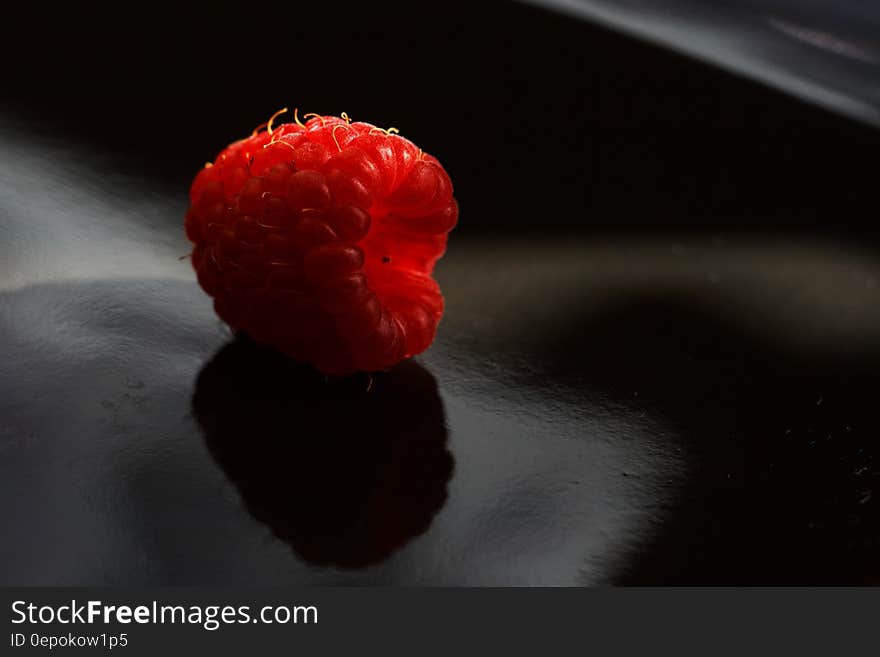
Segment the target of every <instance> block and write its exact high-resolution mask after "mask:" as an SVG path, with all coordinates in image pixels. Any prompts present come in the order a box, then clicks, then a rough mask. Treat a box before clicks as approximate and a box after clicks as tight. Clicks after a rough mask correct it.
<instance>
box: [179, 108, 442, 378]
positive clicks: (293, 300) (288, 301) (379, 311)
mask: <svg viewBox="0 0 880 657" xmlns="http://www.w3.org/2000/svg"><path fill="white" fill-rule="evenodd" d="M286 111H287V110H286V109H284V110H281V111H279V112H277V113H276V114H275V115H273V117H272V118H271V119H270V120H269V121H268V123H267V124H266V125H265V126H260V128H258V129H257V130H255V131H254V132H253V134H251V136H250V137H248V138H246V139H242V140H239V141H236V142H233V143H232V144H230V145H229V146H227V147H226V148H225V149H224V150H223V151H222V152H221V153H220V154H219V155H218V156H217V158H216V159H215V160H214V162H213V163H210V162H209V163H207V164H206V165H205V168H203V169H202V170H201V171H200V172H199V173H198V175H197V176H196V177H195V179H194V180H193V183H192V187H191V188H190V208H189V210H188V211H187V214H186V220H185V229H186V235H187V237H188V238H189V240H190V241H191V242H192V243H193V250H192V254H191V256H192V265H193V268H194V269H195V272H196V275H197V277H198V281H199V284H200V285H201V287H202V289H204V290H205V292H207V293H208V294H209V295H210V296H211V297H213V299H214V309H215V311H216V312H217V314H218V315H219V316H220V318H221V319H222V320H223V321H224V322H226V323H227V324H228V325H229V326H230V327H231V328H232V329H233V330H235V331H241V332H243V333H245V334H247V335H248V336H250V337H251V338H252V339H253V340H255V341H257V342H259V343H262V344H266V345H269V346H272V347H274V348H276V349H277V350H279V351H281V352H283V353H284V354H286V355H288V356H289V357H291V358H293V359H294V360H297V361H301V362H306V363H310V364H312V365H313V366H314V367H316V368H317V369H318V370H320V371H321V372H323V373H325V374H328V375H335V376H342V375H346V374H351V373H354V372H357V371H364V372H374V371H378V370H385V369H388V368H390V367H391V366H393V365H394V364H396V363H398V362H400V361H401V360H403V359H405V358H409V357H411V356H414V355H415V354H418V353H421V352H422V351H424V350H425V349H427V348H428V347H429V346H430V345H431V343H432V342H433V341H434V336H435V333H436V331H437V325H438V323H439V322H440V318H441V316H442V314H443V296H442V295H441V293H440V287H439V286H438V285H437V283H436V282H435V281H434V279H433V278H432V272H433V269H434V265H435V263H436V262H437V260H439V259H440V257H441V256H442V255H443V253H444V252H445V250H446V241H447V235H448V233H449V231H450V230H451V229H452V228H453V227H454V226H455V224H456V221H457V220H458V204H457V202H456V200H455V198H454V197H453V190H452V182H451V180H450V179H449V176H448V175H447V173H446V171H445V169H444V168H443V166H442V165H441V164H440V162H438V161H437V159H436V158H434V157H432V156H430V155H428V154H427V153H425V152H423V151H422V150H421V149H420V148H419V147H418V146H416V145H415V144H413V143H412V142H411V141H409V140H408V139H405V138H404V137H401V136H400V135H399V134H396V133H397V130H396V129H394V128H389V129H387V130H385V129H382V128H377V127H376V126H374V125H371V124H369V123H363V122H352V121H351V119H349V118H348V116H347V115H346V114H345V113H343V114H342V115H341V117H335V116H320V115H317V114H307V115H305V116H304V117H303V118H304V119H306V121H305V123H303V121H301V120H300V118H299V116H298V112H296V111H294V121H293V122H292V123H284V124H281V125H278V126H276V127H274V128H273V122H274V119H276V118H277V117H278V116H279V115H280V114H282V113H284V112H286ZM264 127H265V129H263V128H264Z"/></svg>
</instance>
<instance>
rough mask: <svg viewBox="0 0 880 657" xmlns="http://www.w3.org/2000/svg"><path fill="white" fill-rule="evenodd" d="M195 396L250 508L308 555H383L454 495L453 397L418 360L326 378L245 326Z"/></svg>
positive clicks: (342, 561) (344, 559)
mask: <svg viewBox="0 0 880 657" xmlns="http://www.w3.org/2000/svg"><path fill="white" fill-rule="evenodd" d="M368 387H369V389H368ZM192 407H193V411H194V414H195V417H196V419H197V420H198V422H199V424H200V426H201V428H202V431H203V433H204V436H205V441H206V443H207V446H208V448H209V450H210V451H211V453H212V454H213V456H214V457H215V459H216V460H217V462H218V463H219V464H220V466H221V467H222V468H223V470H224V472H225V473H226V475H227V476H228V477H229V479H230V480H231V481H232V482H234V483H235V485H236V486H237V487H238V489H239V491H240V493H241V496H242V498H243V501H244V503H245V506H246V507H247V509H248V510H249V511H250V513H251V514H252V515H253V516H254V517H255V518H257V519H258V520H260V521H261V522H264V523H266V524H267V525H269V527H270V528H271V529H272V531H273V532H274V533H275V535H276V536H278V537H279V538H281V539H283V540H284V541H286V542H287V543H289V544H290V545H291V546H292V547H293V549H294V551H296V553H297V554H299V555H300V556H301V557H302V558H303V559H305V560H306V561H308V562H310V563H313V564H317V565H333V566H338V567H343V568H360V567H364V566H367V565H370V564H375V563H378V562H380V561H383V560H385V559H387V558H388V557H389V556H391V555H392V554H393V553H394V552H396V551H397V550H398V549H400V548H401V547H403V546H404V545H405V544H406V543H408V542H409V541H410V540H411V539H412V538H414V537H415V536H418V535H419V534H422V533H423V532H425V531H426V530H427V529H428V527H429V526H430V524H431V522H432V519H433V517H434V515H435V514H436V513H437V512H438V511H439V510H440V508H441V507H442V506H443V504H444V502H445V501H446V495H447V493H446V487H447V483H448V482H449V479H450V477H451V475H452V470H453V464H454V461H453V458H452V455H451V454H450V452H449V451H448V450H447V447H446V442H447V433H446V427H445V421H444V411H443V404H442V402H441V400H440V397H439V395H438V392H437V384H436V381H435V380H434V377H433V376H432V375H431V374H430V373H429V372H428V371H427V370H425V369H424V368H423V367H421V366H420V365H419V364H418V363H416V362H414V361H407V362H404V363H401V364H400V365H398V366H397V367H395V368H393V369H392V370H390V371H389V372H385V373H382V374H378V375H374V377H373V381H372V384H370V380H369V378H368V377H367V376H366V375H364V376H362V377H361V376H357V377H349V378H346V379H340V380H332V379H331V380H326V379H325V377H324V376H322V375H321V374H319V373H317V372H316V371H315V370H313V369H312V368H310V367H307V366H303V365H299V364H297V363H294V362H292V361H290V360H289V359H287V358H285V357H283V356H281V355H280V354H279V353H277V352H275V351H273V350H270V349H267V348H264V347H261V346H258V345H256V344H255V343H253V342H252V341H251V340H249V339H248V338H246V337H243V336H242V337H238V338H236V339H235V340H234V341H232V342H230V343H228V344H227V345H226V346H224V347H223V348H222V349H220V350H219V351H218V352H217V353H216V354H215V355H214V357H213V358H212V359H211V361H210V362H208V364H207V365H205V367H204V368H203V369H202V371H201V372H200V373H199V376H198V379H197V382H196V388H195V393H194V395H193V399H192Z"/></svg>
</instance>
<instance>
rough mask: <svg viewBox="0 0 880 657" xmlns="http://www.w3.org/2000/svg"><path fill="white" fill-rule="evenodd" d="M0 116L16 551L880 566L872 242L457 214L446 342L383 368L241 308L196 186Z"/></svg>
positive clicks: (481, 570) (1, 450) (21, 558)
mask: <svg viewBox="0 0 880 657" xmlns="http://www.w3.org/2000/svg"><path fill="white" fill-rule="evenodd" d="M4 139H5V140H6V141H5V145H6V147H7V149H8V150H7V152H15V153H16V158H15V160H14V161H15V166H10V165H9V162H10V161H11V160H10V159H9V158H7V159H5V160H4V166H5V168H4V169H3V177H4V181H5V182H6V190H7V192H6V195H5V197H4V200H3V208H2V209H3V215H2V217H3V222H2V229H3V235H4V240H3V257H2V259H0V263H2V267H3V268H4V278H3V283H4V285H3V287H4V289H3V291H2V293H0V342H2V344H3V345H4V349H3V350H2V352H0V377H2V378H0V386H2V389H0V418H2V424H0V455H2V458H0V487H2V495H0V500H2V501H0V508H2V517H3V519H4V525H5V528H4V536H5V538H4V540H3V542H2V546H0V563H2V564H3V566H2V571H0V574H2V582H3V583H5V584H62V583H63V584H258V585H271V584H292V583H295V584H338V583H371V584H378V583H381V584H468V585H489V584H528V585H532V584H543V585H573V584H596V583H609V582H611V583H639V584H641V583H655V582H666V583H764V584H767V583H853V582H855V583H860V582H868V581H873V578H875V577H876V575H877V562H876V554H877V537H878V535H880V514H878V503H880V500H878V499H877V495H876V490H877V483H878V478H880V463H878V460H877V452H878V447H877V443H876V436H877V429H878V424H880V420H878V415H877V413H876V398H877V390H878V380H877V379H878V375H877V372H878V368H877V365H878V354H880V304H878V301H880V287H878V285H880V260H878V258H877V257H876V255H875V254H874V253H873V252H872V251H871V250H870V249H864V250H863V249H855V248H854V247H844V246H835V245H832V244H830V243H823V242H815V241H814V242H808V241H802V242H796V241H794V242H793V241H790V240H789V241H783V240H779V239H771V238H767V237H757V236H753V237H748V236H746V235H741V236H739V237H730V238H720V237H716V238H709V237H696V236H691V237H688V238H681V239H678V238H673V237H667V238H663V239H661V238H657V237H646V236H639V235H637V234H629V235H627V236H625V237H621V238H614V237H608V236H605V237H603V236H600V235H592V236H590V235H580V236H577V235H575V236H571V237H565V238H564V239H563V238H555V239H548V240H544V241H541V240H534V239H532V240H523V239H517V238H516V237H515V236H511V237H507V238H503V239H502V238H499V239H493V240H486V239H479V238H476V237H467V236H465V237H464V238H462V239H458V240H456V239H453V241H452V243H451V247H450V252H449V254H448V256H447V258H446V259H444V260H443V261H442V263H441V265H440V267H439V269H438V276H439V278H440V280H441V283H442V285H443V289H444V291H445V293H446V296H447V300H448V307H449V311H448V315H447V316H446V318H445V319H444V322H443V324H442V329H441V333H440V337H439V340H438V342H437V343H436V344H435V345H434V347H433V348H432V349H431V350H430V351H429V352H428V353H427V354H425V355H424V356H423V357H420V358H418V359H417V360H416V361H415V362H411V363H406V364H404V365H401V366H400V367H398V368H395V369H394V370H392V371H391V372H389V373H385V374H380V375H377V376H376V377H374V381H373V383H372V386H371V387H370V390H369V391H367V387H368V380H367V379H366V378H365V377H360V378H355V379H352V380H349V381H344V382H335V383H333V382H331V383H326V382H324V381H323V380H322V379H321V378H320V377H316V376H314V375H313V374H311V373H309V372H308V370H304V369H303V368H300V367H298V366H296V365H294V364H291V363H288V362H286V361H284V360H281V359H278V357H276V356H274V355H273V354H271V353H268V352H265V351H262V350H260V349H257V348H255V347H253V345H250V344H249V343H247V342H246V341H236V340H233V339H232V336H230V335H229V334H228V332H226V331H225V329H224V328H223V327H222V326H221V325H220V324H219V322H218V320H217V319H216V318H215V317H214V315H213V313H212V311H211V309H210V304H209V302H208V300H207V299H206V298H205V296H204V295H203V294H202V293H201V292H200V290H199V289H198V288H197V286H196V285H195V283H194V282H193V281H192V276H191V274H190V273H189V270H188V266H187V263H185V262H180V261H179V260H178V256H179V254H180V253H184V252H185V250H186V245H185V244H184V242H183V240H182V237H181V236H180V235H179V233H176V232H175V231H173V230H170V229H164V228H163V227H162V226H163V224H162V223H161V222H159V221H157V220H153V219H150V216H151V215H150V214H149V213H159V214H161V215H163V216H165V215H167V216H169V217H172V218H173V217H175V216H179V215H180V214H181V212H182V199H178V198H166V197H164V196H162V195H160V194H158V193H150V192H149V191H145V189H144V188H143V187H142V186H138V185H134V184H130V183H126V182H125V181H123V180H120V181H117V182H116V184H114V185H112V186H109V187H108V186H106V185H103V184H100V183H97V182H95V177H94V176H95V174H94V172H93V170H92V169H90V168H88V167H86V166H84V165H81V164H76V163H75V160H74V158H72V157H70V153H67V152H65V151H63V150H60V149H55V150H52V148H50V147H49V146H46V145H37V146H35V145H32V144H30V143H29V142H28V141H27V140H24V139H22V138H17V137H14V136H10V135H9V134H7V136H6V137H5V138H4ZM37 163H39V164H40V166H37ZM37 185H39V186H40V187H41V188H43V189H45V188H46V186H47V185H48V187H49V188H50V189H51V190H52V192H51V194H44V195H35V194H33V193H31V191H30V190H32V189H34V187H35V186H37ZM111 190H112V193H111ZM147 190H148V188H147ZM144 199H147V200H148V201H149V202H147V201H146V200H144ZM145 208H146V210H145Z"/></svg>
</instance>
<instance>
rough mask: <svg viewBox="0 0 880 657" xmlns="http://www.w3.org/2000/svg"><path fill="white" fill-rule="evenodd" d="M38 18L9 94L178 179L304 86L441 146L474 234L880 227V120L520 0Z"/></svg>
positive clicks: (20, 39)
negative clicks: (844, 112) (876, 123)
mask: <svg viewBox="0 0 880 657" xmlns="http://www.w3.org/2000/svg"><path fill="white" fill-rule="evenodd" d="M22 24H23V26H24V29H15V28H14V26H13V27H12V28H10V27H9V26H10V24H9V23H8V24H7V33H6V34H5V37H4V44H3V48H4V49H5V50H6V53H7V54H6V55H5V57H4V59H5V61H6V67H5V68H6V69H7V70H6V73H5V74H4V84H3V88H2V91H0V93H2V96H3V101H4V104H5V105H6V106H7V108H9V109H10V110H11V111H13V112H15V113H16V114H18V115H20V116H23V117H25V118H26V120H27V122H28V123H30V124H31V125H32V126H33V127H34V129H36V130H39V131H41V132H48V133H51V134H59V135H63V136H64V137H75V138H77V139H79V140H81V141H82V142H83V143H85V144H87V145H88V146H89V147H90V148H93V149H94V148H97V149H98V150H99V152H104V153H105V154H109V155H111V156H113V157H116V158H119V160H120V166H122V167H125V168H127V169H128V170H129V171H138V172H141V173H142V175H144V176H146V177H149V178H151V179H153V180H161V181H162V182H164V183H166V184H167V185H168V189H169V190H173V191H179V190H180V189H181V188H182V187H185V186H186V185H187V184H188V182H189V180H190V179H191V176H192V175H193V172H194V171H196V170H197V169H198V166H199V165H200V163H201V162H202V161H204V160H206V159H211V158H213V155H214V154H215V153H216V152H217V151H218V150H219V148H220V147H221V146H222V145H223V144H225V143H227V142H228V141H231V140H232V139H235V138H239V137H240V136H243V135H245V134H247V133H248V132H249V131H250V129H251V128H252V127H253V126H256V125H258V124H260V123H262V122H263V121H265V120H266V118H268V116H269V115H270V114H271V113H272V112H274V111H275V110H276V109H279V108H280V107H281V106H285V105H286V106H289V107H290V108H291V109H292V108H293V107H294V106H298V107H299V108H300V112H301V113H306V112H319V113H324V114H328V113H329V114H339V113H340V112H342V111H346V112H347V113H348V114H349V115H350V116H352V117H354V118H355V119H356V120H366V121H369V122H372V123H376V124H377V125H381V126H392V125H393V126H396V127H398V128H399V129H400V130H401V132H402V134H404V135H405V136H409V137H410V138H412V139H413V140H414V141H416V142H417V143H419V144H420V145H422V146H423V147H424V148H425V149H426V150H428V151H429V152H434V153H436V154H437V155H438V156H439V157H440V158H441V160H442V161H443V162H444V163H445V165H446V166H447V167H448V168H449V169H451V170H453V171H455V172H456V191H457V195H458V197H459V199H460V201H461V204H462V206H463V207H466V208H467V209H468V212H467V221H464V222H462V224H461V226H460V229H459V230H460V231H461V232H465V231H467V232H471V231H484V232H493V231H497V230H505V227H509V226H510V225H511V224H517V225H519V228H521V229H526V230H530V231H534V232H536V233H546V232H551V231H554V230H558V229H559V228H569V229H571V228H574V229H596V228H612V229H613V228H619V227H621V226H623V227H626V226H639V227H650V228H651V229H656V230H658V231H664V230H667V229H669V228H670V227H676V226H689V227H705V226H709V227H712V226H716V225H721V226H725V227H743V226H744V227H756V228H767V227H770V228H779V227H781V228H785V229H786V230H787V229H789V228H793V229H794V230H802V229H808V230H810V231H815V230H819V231H821V232H822V233H823V234H834V235H839V236H840V235H849V236H851V235H852V233H854V232H857V233H859V234H860V237H859V239H860V238H861V236H862V234H867V235H872V236H873V235H874V234H875V230H874V224H875V222H874V220H873V216H872V213H871V211H870V209H869V208H870V206H871V202H872V199H873V196H874V193H875V184H874V183H875V175H874V171H873V165H874V163H875V162H876V159H875V157H874V155H875V153H876V152H877V147H878V145H880V137H878V133H877V132H876V131H874V130H872V129H869V128H866V127H863V126H860V125H857V124H854V123H852V122H851V121H849V120H847V119H843V118H838V117H835V116H833V115H831V114H829V113H828V112H826V111H824V110H820V109H816V108H813V107H810V106H807V105H805V104H803V103H800V102H799V101H796V100H793V99H790V98H787V97H784V96H782V95H780V94H778V93H776V92H773V91H770V90H768V89H765V88H763V87H761V86H759V85H757V84H753V83H751V82H747V81H744V80H742V79H739V78H737V77H735V76H733V75H730V74H727V73H722V72H720V71H718V70H716V69H713V68H710V67H707V66H704V65H702V64H699V63H696V62H694V61H692V60H689V59H687V58H684V57H682V56H678V55H676V54H672V53H670V52H668V51H664V50H662V49H660V48H657V47H653V46H650V45H646V44H643V43H639V42H637V41H634V40H631V39H629V38H625V37H622V36H618V35H616V34H613V33H611V32H608V31H606V30H604V29H600V28H597V27H595V26H592V25H590V24H588V23H585V22H581V21H578V20H574V19H571V18H567V17H564V16H561V15H556V14H554V13H552V12H548V11H544V10H540V9H536V8H532V7H528V6H522V5H518V4H516V3H511V2H492V1H488V2H455V1H453V2H443V3H435V2H428V3H406V4H404V3H401V4H392V3H348V4H346V3H323V2H290V3H263V4H260V3H249V4H238V5H236V4H230V3H204V4H200V3H181V4H180V5H178V6H174V7H173V8H169V7H168V6H163V5H162V4H153V3H143V4H129V3H126V4H125V5H124V6H123V5H120V6H113V5H110V4H109V3H108V4H94V3H92V4H89V3H85V4H84V5H83V6H82V7H79V6H77V7H76V8H73V7H67V8H61V9H58V8H54V7H53V8H52V9H51V10H47V11H40V10H38V9H35V10H30V12H28V16H27V19H26V20H24V21H23V23H22ZM519 228H518V229H519Z"/></svg>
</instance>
